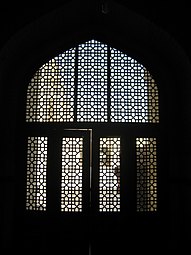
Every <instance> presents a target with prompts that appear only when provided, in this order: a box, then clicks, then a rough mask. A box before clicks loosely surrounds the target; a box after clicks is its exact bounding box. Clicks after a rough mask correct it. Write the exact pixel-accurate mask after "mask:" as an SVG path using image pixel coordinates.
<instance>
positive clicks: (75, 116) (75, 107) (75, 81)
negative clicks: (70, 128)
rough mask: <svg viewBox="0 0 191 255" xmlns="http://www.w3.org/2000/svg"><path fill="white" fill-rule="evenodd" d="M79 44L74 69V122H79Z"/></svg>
mask: <svg viewBox="0 0 191 255" xmlns="http://www.w3.org/2000/svg"><path fill="white" fill-rule="evenodd" d="M78 52H79V51H78V46H77V47H76V50H75V71H74V75H75V78H74V122H77V96H78Z"/></svg>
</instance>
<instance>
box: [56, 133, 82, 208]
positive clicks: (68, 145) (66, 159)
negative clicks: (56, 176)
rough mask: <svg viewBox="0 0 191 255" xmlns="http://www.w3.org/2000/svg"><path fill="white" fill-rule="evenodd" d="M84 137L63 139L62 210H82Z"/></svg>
mask: <svg viewBox="0 0 191 255" xmlns="http://www.w3.org/2000/svg"><path fill="white" fill-rule="evenodd" d="M82 170H83V138H80V137H79V138H78V137H65V138H63V140H62V177H61V211H63V212H81V211H82Z"/></svg>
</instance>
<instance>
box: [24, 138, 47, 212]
mask: <svg viewBox="0 0 191 255" xmlns="http://www.w3.org/2000/svg"><path fill="white" fill-rule="evenodd" d="M47 143H48V139H47V137H28V150H27V188H26V209H28V210H46V173H47Z"/></svg>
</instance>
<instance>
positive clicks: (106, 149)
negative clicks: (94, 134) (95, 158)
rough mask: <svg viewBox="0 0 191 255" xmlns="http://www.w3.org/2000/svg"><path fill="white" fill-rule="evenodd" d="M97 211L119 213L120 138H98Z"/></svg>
mask: <svg viewBox="0 0 191 255" xmlns="http://www.w3.org/2000/svg"><path fill="white" fill-rule="evenodd" d="M99 211H100V212H119V211H120V138H117V137H105V138H100V170H99Z"/></svg>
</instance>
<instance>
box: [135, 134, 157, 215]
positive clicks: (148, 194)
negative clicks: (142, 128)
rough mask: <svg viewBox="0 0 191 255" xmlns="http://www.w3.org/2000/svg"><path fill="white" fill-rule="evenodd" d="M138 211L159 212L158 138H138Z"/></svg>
mask: <svg viewBox="0 0 191 255" xmlns="http://www.w3.org/2000/svg"><path fill="white" fill-rule="evenodd" d="M136 157H137V160H136V161H137V211H146V212H148V211H150V212H151V211H157V152H156V138H136Z"/></svg>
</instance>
